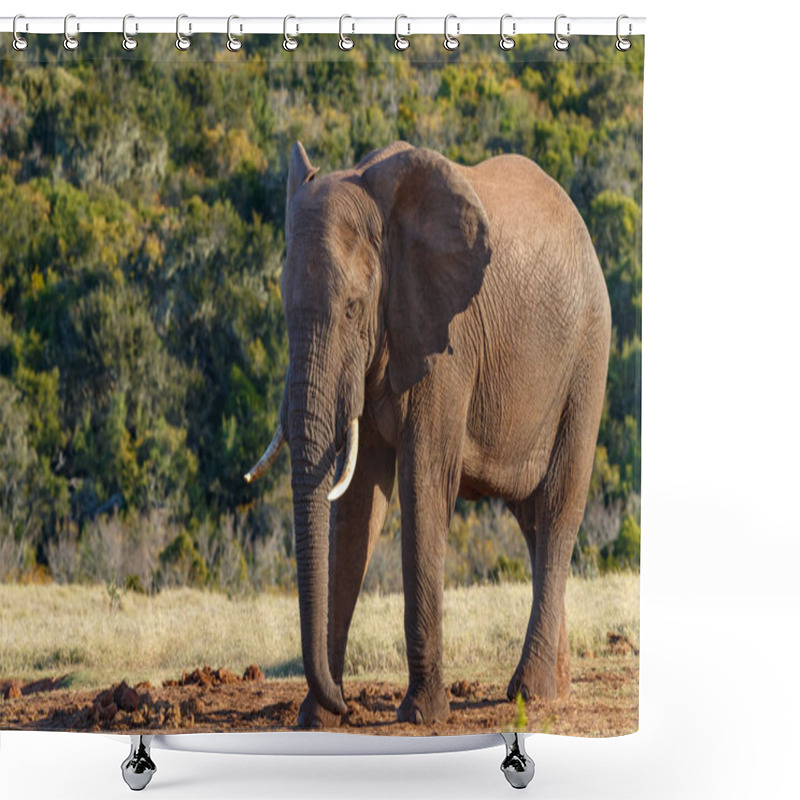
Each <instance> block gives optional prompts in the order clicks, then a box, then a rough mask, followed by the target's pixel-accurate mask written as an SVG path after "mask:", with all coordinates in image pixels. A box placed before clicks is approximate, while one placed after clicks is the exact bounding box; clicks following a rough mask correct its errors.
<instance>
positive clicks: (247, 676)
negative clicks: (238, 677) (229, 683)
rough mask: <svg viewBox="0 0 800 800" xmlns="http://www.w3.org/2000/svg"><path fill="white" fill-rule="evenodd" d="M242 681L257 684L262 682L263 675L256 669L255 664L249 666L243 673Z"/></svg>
mask: <svg viewBox="0 0 800 800" xmlns="http://www.w3.org/2000/svg"><path fill="white" fill-rule="evenodd" d="M242 678H243V680H246V681H256V682H257V683H261V682H263V681H264V680H265V679H264V673H263V672H262V671H261V670H260V669H259V668H258V666H257V665H256V664H251V665H250V666H249V667H248V668H247V669H246V670H245V671H244V675H243V676H242Z"/></svg>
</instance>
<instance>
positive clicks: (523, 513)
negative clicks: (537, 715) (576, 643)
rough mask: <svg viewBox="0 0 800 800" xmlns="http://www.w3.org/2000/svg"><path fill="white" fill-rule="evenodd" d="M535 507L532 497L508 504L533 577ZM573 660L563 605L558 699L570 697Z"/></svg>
mask: <svg viewBox="0 0 800 800" xmlns="http://www.w3.org/2000/svg"><path fill="white" fill-rule="evenodd" d="M534 505H535V503H534V499H533V498H532V497H531V498H529V499H528V500H526V501H523V502H517V503H514V502H510V503H508V507H509V509H510V511H511V513H512V514H514V516H515V517H516V518H517V522H519V526H520V528H521V530H522V533H523V536H524V537H525V541H526V543H527V545H528V552H529V553H530V559H531V574H532V575H533V574H534V567H535V564H536V514H535V510H534ZM534 592H535V589H534ZM532 617H533V608H531V618H532ZM529 626H530V621H529ZM571 660H572V657H571V654H570V649H569V637H568V636H567V615H566V605H565V604H564V603H562V606H561V626H560V629H559V634H558V655H557V658H556V686H557V692H558V697H567V696H568V695H569V690H570V666H571ZM510 695H511V688H510V687H509V696H510ZM515 695H516V693H515Z"/></svg>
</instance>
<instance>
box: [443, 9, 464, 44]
mask: <svg viewBox="0 0 800 800" xmlns="http://www.w3.org/2000/svg"><path fill="white" fill-rule="evenodd" d="M455 18H456V15H455V14H448V15H447V16H446V17H445V18H444V41H443V42H442V44H443V45H444V49H445V50H457V49H458V45H459V44H460V42H459V41H458V32H459V30H460V28H461V24H460V23H458V22H457V23H456V35H455V36H451V35H450V34H449V33H448V32H447V23H448V22H450V20H451V19H455Z"/></svg>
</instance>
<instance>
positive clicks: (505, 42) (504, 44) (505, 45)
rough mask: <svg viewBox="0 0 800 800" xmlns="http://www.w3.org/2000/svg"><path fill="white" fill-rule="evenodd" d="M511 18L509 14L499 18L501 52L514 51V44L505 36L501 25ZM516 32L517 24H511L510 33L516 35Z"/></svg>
mask: <svg viewBox="0 0 800 800" xmlns="http://www.w3.org/2000/svg"><path fill="white" fill-rule="evenodd" d="M511 17H512V15H511V14H503V16H502V17H500V49H501V50H513V49H514V45H515V44H516V42H515V41H514V40H513V39H512V38H511V37H510V36H506V34H505V31H504V30H503V24H504V23H505V21H506V20H507V19H511ZM516 32H517V23H516V22H512V23H511V33H516Z"/></svg>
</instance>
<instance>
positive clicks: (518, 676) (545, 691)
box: [506, 665, 569, 702]
mask: <svg viewBox="0 0 800 800" xmlns="http://www.w3.org/2000/svg"><path fill="white" fill-rule="evenodd" d="M559 677H561V676H559ZM559 683H560V681H559V680H557V678H556V670H555V669H553V668H550V669H547V668H545V667H542V666H533V665H530V666H528V667H527V668H523V667H522V665H520V666H519V667H517V671H516V672H515V673H514V676H513V677H512V678H511V681H510V682H509V684H508V690H507V692H506V695H507V697H508V699H509V700H516V697H517V695H518V694H519V695H522V699H523V700H525V701H526V702H527V701H528V700H530V699H531V698H533V697H539V698H541V699H542V700H555V699H556V697H558V696H559V688H560V686H559ZM568 687H569V674H567V690H568Z"/></svg>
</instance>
